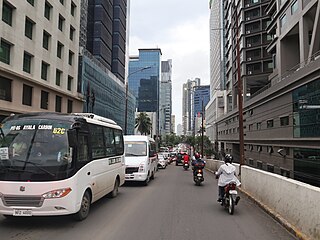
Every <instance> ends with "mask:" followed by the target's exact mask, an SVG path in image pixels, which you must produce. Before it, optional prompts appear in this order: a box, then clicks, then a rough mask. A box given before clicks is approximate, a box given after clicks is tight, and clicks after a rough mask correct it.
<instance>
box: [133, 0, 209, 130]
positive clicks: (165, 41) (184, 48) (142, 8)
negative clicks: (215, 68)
mask: <svg viewBox="0 0 320 240" xmlns="http://www.w3.org/2000/svg"><path fill="white" fill-rule="evenodd" d="M209 15H210V10H209V0H131V1H130V16H129V17H130V19H129V21H130V22H129V54H130V56H131V55H138V54H139V51H138V49H139V48H160V49H161V52H162V59H161V60H162V61H166V60H168V59H172V114H173V115H175V116H176V126H177V125H178V124H182V86H183V83H186V82H187V80H188V79H194V78H200V79H201V85H209V84H210V79H209V71H210V70H209V52H210V47H209V46H210V45H209V42H210V39H209Z"/></svg>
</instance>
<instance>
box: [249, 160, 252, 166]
mask: <svg viewBox="0 0 320 240" xmlns="http://www.w3.org/2000/svg"><path fill="white" fill-rule="evenodd" d="M249 165H250V166H253V159H252V158H249Z"/></svg>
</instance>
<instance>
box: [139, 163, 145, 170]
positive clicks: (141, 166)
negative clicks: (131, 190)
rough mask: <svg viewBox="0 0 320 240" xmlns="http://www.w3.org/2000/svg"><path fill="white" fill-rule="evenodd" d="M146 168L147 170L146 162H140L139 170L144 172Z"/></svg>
mask: <svg viewBox="0 0 320 240" xmlns="http://www.w3.org/2000/svg"><path fill="white" fill-rule="evenodd" d="M144 170H145V167H144V163H140V165H139V172H144Z"/></svg>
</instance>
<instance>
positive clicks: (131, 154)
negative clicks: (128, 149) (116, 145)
mask: <svg viewBox="0 0 320 240" xmlns="http://www.w3.org/2000/svg"><path fill="white" fill-rule="evenodd" d="M125 155H126V156H142V155H141V154H137V153H126V154H125Z"/></svg>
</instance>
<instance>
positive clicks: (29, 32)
mask: <svg viewBox="0 0 320 240" xmlns="http://www.w3.org/2000/svg"><path fill="white" fill-rule="evenodd" d="M33 25H34V22H33V21H31V20H30V19H29V18H26V22H25V30H24V35H25V36H26V37H28V38H30V39H32V31H33Z"/></svg>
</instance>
